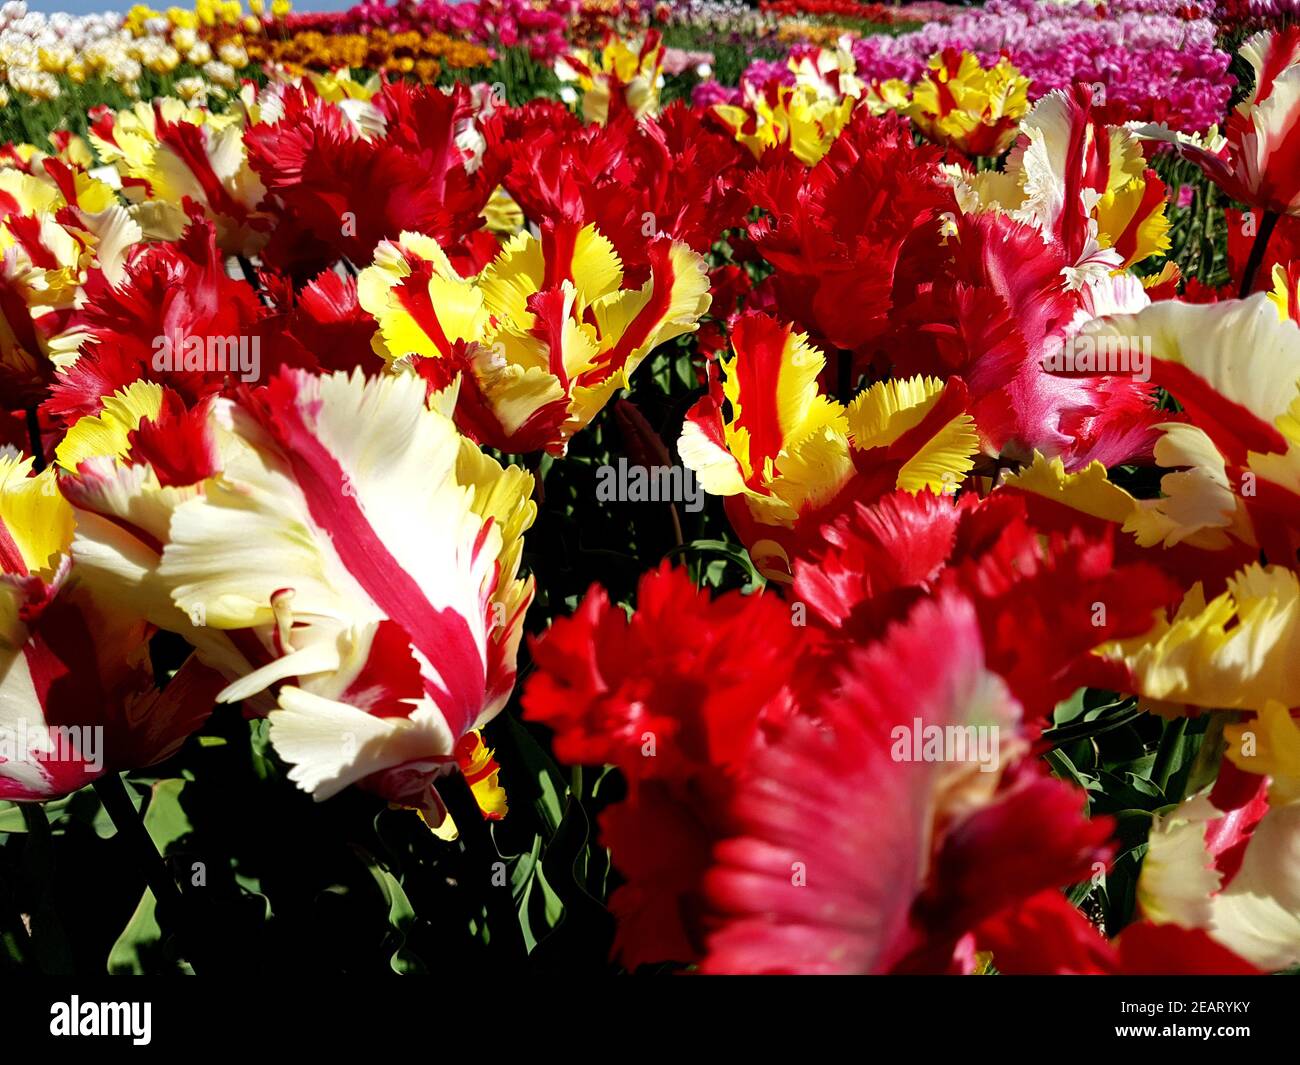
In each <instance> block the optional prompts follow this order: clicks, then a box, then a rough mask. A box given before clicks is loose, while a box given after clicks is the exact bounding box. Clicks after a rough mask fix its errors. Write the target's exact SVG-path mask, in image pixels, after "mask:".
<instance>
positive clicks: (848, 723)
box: [702, 595, 1110, 974]
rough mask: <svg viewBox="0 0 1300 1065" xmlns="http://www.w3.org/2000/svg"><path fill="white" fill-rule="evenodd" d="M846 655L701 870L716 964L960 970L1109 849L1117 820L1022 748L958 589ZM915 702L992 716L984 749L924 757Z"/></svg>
mask: <svg viewBox="0 0 1300 1065" xmlns="http://www.w3.org/2000/svg"><path fill="white" fill-rule="evenodd" d="M936 647H942V648H943V653H942V654H941V655H936V654H935V651H934V649H935V648H936ZM848 662H849V668H848V669H846V670H845V671H844V673H843V675H842V677H841V683H842V690H841V691H840V692H839V693H838V694H837V695H833V696H831V697H830V698H828V699H827V700H826V701H825V702H824V703H823V704H822V705H821V707H820V708H819V714H818V718H817V719H813V718H811V717H802V716H800V717H795V718H793V719H791V720H790V722H789V723H788V725H787V726H786V727H785V729H784V730H783V731H782V732H781V734H780V735H779V736H778V737H777V739H776V740H775V741H773V742H771V743H770V744H769V745H768V746H767V747H766V748H765V749H764V750H762V751H760V752H758V753H757V754H756V755H755V757H754V759H753V761H752V763H751V771H750V773H749V774H747V775H746V777H745V779H744V780H743V781H742V784H741V786H740V790H739V794H738V796H737V798H736V800H735V803H734V819H735V824H736V826H737V827H736V831H735V832H734V834H733V835H732V837H731V838H729V839H726V840H724V841H723V842H722V843H720V844H719V845H718V846H717V847H716V849H715V855H716V864H715V866H714V867H713V868H712V869H711V870H710V873H709V875H708V878H707V880H706V892H707V896H708V898H709V901H710V903H711V905H712V907H713V909H714V910H715V911H716V913H717V914H718V921H719V926H718V928H717V930H716V931H714V932H713V933H712V934H711V935H710V937H709V941H708V948H709V950H708V955H707V956H706V958H705V960H704V962H703V965H702V969H703V970H704V971H705V972H711V973H821V974H830V973H881V972H891V971H901V972H907V971H917V970H920V971H927V970H928V971H936V970H937V971H956V970H958V969H960V968H961V967H962V963H961V959H960V952H959V950H958V944H959V942H960V940H961V939H962V938H963V936H964V935H965V934H967V933H968V932H969V930H970V929H972V928H973V927H975V926H976V925H978V924H979V923H980V922H981V921H982V920H984V919H985V918H986V917H989V916H992V915H993V914H995V913H997V912H998V911H1000V910H1002V909H1004V908H1008V907H1014V906H1015V904H1016V903H1017V901H1018V900H1020V899H1023V898H1026V897H1028V896H1031V895H1033V894H1035V893H1037V892H1038V891H1040V890H1043V889H1046V888H1049V887H1053V886H1060V885H1064V884H1067V883H1071V882H1074V881H1076V880H1079V879H1081V878H1083V877H1086V876H1087V874H1088V870H1089V869H1090V867H1091V863H1092V862H1094V861H1097V860H1101V861H1104V860H1105V859H1106V855H1107V853H1108V848H1107V846H1106V843H1105V840H1106V838H1107V836H1108V835H1109V834H1110V824H1109V822H1108V821H1107V820H1106V819H1099V820H1096V821H1091V822H1090V821H1088V820H1087V819H1086V818H1085V817H1084V816H1083V812H1082V811H1083V796H1082V795H1081V794H1080V793H1078V792H1077V791H1076V790H1075V789H1074V788H1073V787H1072V786H1070V785H1067V784H1065V783H1063V782H1061V781H1058V780H1055V779H1053V778H1051V777H1049V776H1047V775H1046V774H1045V773H1044V772H1042V771H1041V770H1040V769H1038V768H1037V767H1036V766H1035V765H1034V764H1033V763H1032V762H1030V761H1028V760H1026V759H1025V758H1024V756H1025V754H1026V752H1027V750H1028V747H1029V744H1028V742H1027V740H1026V736H1025V733H1024V732H1023V731H1022V719H1023V713H1024V711H1023V708H1022V707H1021V705H1020V704H1019V703H1018V702H1017V701H1016V700H1015V698H1013V696H1012V695H1011V693H1010V692H1009V691H1008V690H1007V687H1006V685H1005V684H1004V683H1003V681H1002V680H1001V679H1000V678H999V677H998V676H997V675H996V674H995V673H993V672H991V671H990V670H989V668H988V666H987V665H986V664H985V659H984V643H983V639H982V637H981V635H980V630H979V626H978V624H977V622H976V617H975V611H974V610H973V608H972V606H971V604H970V603H969V602H968V601H966V600H965V599H964V598H963V597H961V596H954V595H945V596H941V597H939V598H938V599H936V600H935V601H932V602H925V603H921V604H919V605H918V606H917V607H916V608H915V610H914V611H913V612H912V613H911V615H910V616H909V618H908V620H907V622H906V624H904V625H899V626H896V627H894V628H893V629H891V630H890V632H889V634H888V635H887V636H886V637H885V639H884V640H883V641H881V642H880V643H877V644H874V645H871V646H870V647H858V648H855V649H854V650H853V651H852V652H851V657H850V658H849V660H848ZM914 719H915V720H919V721H921V722H924V724H925V726H927V727H935V728H938V729H940V730H945V729H949V730H951V729H958V730H962V731H963V732H964V733H966V730H970V731H969V733H967V734H969V735H971V736H975V735H978V734H980V733H983V734H984V735H985V736H986V738H987V739H988V740H989V741H990V742H989V745H988V750H987V752H985V753H987V754H988V755H989V757H988V758H987V759H980V760H977V759H976V758H975V757H974V755H973V751H971V750H968V753H967V756H966V757H963V758H959V759H945V758H940V759H937V760H931V759H926V760H919V759H917V760H914V759H913V758H912V757H911V744H912V740H911V736H912V730H913V728H914V724H915V720H914ZM900 729H901V730H902V738H901V740H900V731H899V730H900ZM900 742H902V743H903V744H905V745H906V751H905V752H904V753H905V754H906V755H907V756H906V757H900V746H899V745H900ZM973 742H974V741H972V744H973ZM828 781H832V782H834V783H833V786H834V788H835V793H836V794H837V795H838V796H839V797H840V799H839V800H838V801H836V802H834V803H831V804H827V803H826V802H825V801H824V797H825V788H826V785H827V782H828ZM814 826H818V827H814ZM977 841H978V843H977ZM990 885H995V887H994V888H993V889H992V890H990Z"/></svg>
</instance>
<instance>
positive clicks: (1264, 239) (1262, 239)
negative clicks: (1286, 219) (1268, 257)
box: [1237, 211, 1279, 300]
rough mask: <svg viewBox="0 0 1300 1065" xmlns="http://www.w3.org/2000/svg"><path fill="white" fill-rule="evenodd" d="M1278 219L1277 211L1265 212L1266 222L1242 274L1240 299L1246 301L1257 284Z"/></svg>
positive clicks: (1261, 225)
mask: <svg viewBox="0 0 1300 1065" xmlns="http://www.w3.org/2000/svg"><path fill="white" fill-rule="evenodd" d="M1278 218H1279V215H1278V213H1277V212H1276V211H1265V212H1264V220H1263V221H1262V222H1260V224H1259V232H1258V233H1256V234H1255V243H1254V244H1252V245H1251V246H1250V255H1249V256H1248V257H1247V259H1246V269H1245V270H1243V271H1242V273H1241V288H1240V289H1239V290H1238V291H1237V298H1238V299H1242V300H1244V299H1245V298H1246V297H1247V296H1249V295H1250V292H1251V288H1252V287H1253V286H1254V284H1255V275H1256V274H1257V273H1258V272H1259V267H1260V264H1261V263H1262V262H1263V261H1264V253H1265V252H1266V251H1268V242H1269V240H1270V239H1272V236H1273V230H1274V229H1275V228H1276V226H1277V220H1278Z"/></svg>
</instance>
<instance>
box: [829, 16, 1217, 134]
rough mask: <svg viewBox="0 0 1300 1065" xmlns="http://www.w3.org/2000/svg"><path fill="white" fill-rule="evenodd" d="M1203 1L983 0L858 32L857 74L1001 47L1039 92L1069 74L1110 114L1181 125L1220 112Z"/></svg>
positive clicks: (913, 72)
mask: <svg viewBox="0 0 1300 1065" xmlns="http://www.w3.org/2000/svg"><path fill="white" fill-rule="evenodd" d="M1213 9H1214V6H1213V4H1212V3H1194V2H1189V0H1115V2H1112V3H1093V2H1090V0H1080V2H1076V3H1055V2H1047V3H1044V2H1041V0H989V3H988V5H987V6H986V7H984V8H982V9H979V10H972V11H969V12H967V13H965V14H962V15H958V16H957V17H956V18H954V19H952V20H951V21H949V22H946V23H931V24H929V25H927V26H925V27H923V28H922V29H919V30H917V31H916V32H914V33H906V34H902V35H900V36H898V37H888V36H875V37H867V38H863V39H860V40H858V41H857V42H856V43H855V44H854V46H853V53H854V56H855V58H856V59H857V62H858V73H859V74H860V75H861V76H863V77H865V78H870V79H885V78H891V77H896V78H903V79H905V80H908V81H913V80H915V79H916V77H917V76H918V75H919V74H920V73H921V71H922V70H923V69H924V68H925V64H926V61H927V60H928V59H929V57H930V56H931V55H933V54H934V53H935V52H940V51H943V50H944V49H945V48H956V49H960V50H964V51H971V52H975V53H976V54H977V55H979V56H980V58H981V60H983V61H985V62H992V61H994V60H996V59H997V57H998V56H999V55H1001V54H1005V55H1007V56H1009V57H1010V58H1011V60H1012V62H1014V63H1015V64H1016V66H1017V67H1019V68H1020V70H1021V72H1022V73H1024V74H1025V75H1026V76H1028V77H1029V78H1030V79H1031V80H1032V84H1031V86H1030V95H1031V96H1032V97H1034V98H1037V97H1039V96H1042V95H1044V94H1046V93H1048V92H1051V91H1052V90H1053V89H1061V88H1065V87H1067V86H1069V85H1071V84H1074V83H1077V82H1083V83H1085V84H1091V85H1093V86H1095V87H1096V89H1095V95H1094V99H1096V101H1097V102H1098V103H1099V104H1102V105H1104V108H1105V111H1106V117H1107V118H1108V119H1109V120H1110V121H1112V122H1125V121H1129V120H1135V119H1140V120H1143V121H1150V120H1154V121H1157V122H1167V123H1168V124H1169V125H1170V126H1172V127H1174V128H1177V129H1181V130H1186V131H1188V132H1194V131H1200V130H1204V129H1206V128H1207V127H1209V126H1211V125H1214V124H1216V123H1219V122H1221V121H1222V120H1223V116H1224V112H1225V111H1226V109H1227V104H1228V100H1229V98H1230V96H1231V95H1232V89H1233V86H1234V84H1235V81H1234V79H1233V78H1232V77H1231V76H1230V75H1229V74H1228V61H1229V58H1230V57H1229V56H1228V54H1227V53H1226V52H1223V51H1220V50H1219V49H1218V48H1216V47H1215V32H1216V27H1215V23H1214V21H1213V18H1212V15H1213Z"/></svg>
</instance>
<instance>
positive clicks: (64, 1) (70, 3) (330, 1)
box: [27, 0, 355, 15]
mask: <svg viewBox="0 0 1300 1065" xmlns="http://www.w3.org/2000/svg"><path fill="white" fill-rule="evenodd" d="M146 2H151V3H152V4H153V6H154V7H157V8H165V7H167V6H168V5H169V4H170V3H176V4H177V5H178V6H183V7H192V6H193V5H192V4H191V3H188V2H187V0H146ZM354 2H355V0H294V5H293V7H294V10H295V11H343V10H346V9H347V8H349V7H351V6H352V4H353V3H354ZM133 3H135V0H27V8H28V10H29V11H44V12H46V13H49V12H53V11H67V12H70V13H71V14H74V15H89V14H91V13H92V12H98V11H125V10H127V8H129V7H130V6H131V5H132V4H133ZM245 6H247V5H245Z"/></svg>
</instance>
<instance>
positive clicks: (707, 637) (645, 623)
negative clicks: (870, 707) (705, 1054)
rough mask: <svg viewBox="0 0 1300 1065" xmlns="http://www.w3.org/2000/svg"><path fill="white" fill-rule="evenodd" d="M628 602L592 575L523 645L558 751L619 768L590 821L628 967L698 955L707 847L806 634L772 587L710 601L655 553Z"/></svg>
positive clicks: (785, 696)
mask: <svg viewBox="0 0 1300 1065" xmlns="http://www.w3.org/2000/svg"><path fill="white" fill-rule="evenodd" d="M637 605H638V609H637V611H636V613H634V614H633V615H632V616H631V617H630V618H629V617H628V616H627V615H626V614H625V613H624V612H623V611H622V610H621V609H619V608H618V607H617V606H615V605H613V604H611V603H610V601H609V597H608V596H607V595H606V594H605V592H604V590H603V589H601V588H599V587H593V588H592V589H591V591H590V592H589V593H588V595H587V596H586V598H585V599H584V600H583V602H582V605H581V606H580V607H579V608H578V611H577V613H575V614H574V616H573V617H571V618H562V619H560V620H558V621H556V622H555V624H554V625H552V626H551V628H550V630H549V631H548V632H547V633H546V634H545V635H544V636H543V637H541V638H540V639H538V640H537V641H536V642H535V643H534V644H533V658H534V661H535V662H536V664H537V670H536V672H534V673H533V674H532V676H531V677H530V679H529V682H528V684H527V687H526V689H525V692H524V710H525V714H526V716H527V717H528V719H529V720H532V721H538V722H542V723H544V724H545V725H547V726H549V727H550V728H551V729H553V730H554V731H555V737H556V738H555V750H556V753H557V754H558V755H559V756H560V757H561V758H563V759H565V760H566V761H570V762H575V763H590V764H600V763H605V762H608V763H613V764H614V765H617V766H618V767H619V769H621V770H622V772H623V773H624V775H625V776H626V777H627V780H628V785H629V794H628V797H627V799H626V800H624V801H623V802H621V803H617V804H615V805H613V806H611V807H609V808H608V809H606V810H605V811H603V812H602V813H601V815H600V831H601V839H602V842H604V843H605V844H606V845H608V846H609V847H610V848H611V849H612V852H613V861H614V864H615V866H616V867H617V868H618V869H619V870H620V872H621V873H622V874H623V876H624V877H625V878H626V883H625V884H624V885H623V886H621V887H619V888H618V889H617V890H616V891H615V892H614V894H613V896H612V897H611V899H610V906H611V908H612V910H613V911H614V913H615V915H616V916H617V917H618V919H619V928H618V935H617V939H616V941H615V944H614V949H615V952H616V953H617V954H618V955H619V956H620V958H621V959H622V960H623V962H624V964H626V965H627V966H628V967H629V968H632V969H634V968H636V967H637V966H638V965H641V964H643V963H651V962H659V961H693V960H695V959H697V958H698V957H699V956H700V953H701V945H702V944H701V926H700V918H701V914H700V901H699V890H700V881H701V878H702V877H703V875H704V874H705V871H706V870H707V869H708V867H709V862H710V858H709V850H710V846H711V845H712V844H713V843H714V842H715V841H716V840H718V839H720V838H721V837H722V836H723V834H724V833H725V830H726V826H727V823H728V813H727V799H728V796H729V795H730V794H731V792H732V790H733V789H734V782H735V780H736V778H737V776H738V775H739V774H740V773H741V771H742V770H743V769H744V767H745V766H746V765H747V764H748V760H749V758H750V757H751V756H752V754H753V752H754V751H755V750H757V749H759V748H760V747H762V746H763V744H764V742H765V739H764V737H765V734H766V732H767V730H768V729H770V728H772V727H774V726H775V725H776V724H777V723H779V722H780V721H781V720H783V719H784V717H785V716H786V715H788V714H789V713H790V711H791V708H792V703H791V695H790V691H789V687H790V685H791V683H792V682H793V680H794V670H795V666H796V663H797V661H798V656H799V653H800V649H801V648H802V647H803V646H805V645H806V644H807V642H808V638H807V637H808V634H807V633H806V632H805V631H804V630H801V629H800V628H798V627H796V626H794V625H791V624H790V611H789V608H788V607H787V606H786V605H785V604H784V603H782V602H781V600H780V599H778V598H776V597H775V596H757V595H755V596H743V595H739V594H737V593H734V592H733V593H730V594H728V595H724V596H720V597H718V598H717V599H710V597H709V595H708V593H707V592H701V591H700V590H699V589H697V588H696V587H695V585H694V583H693V582H692V581H691V580H690V578H689V577H688V576H687V575H686V572H685V571H684V570H680V569H677V570H674V569H670V568H669V567H668V566H667V565H666V564H665V565H663V566H661V567H659V568H658V569H657V570H654V571H651V572H650V573H647V574H645V575H644V576H643V577H642V578H641V581H640V585H639V588H638V592H637ZM758 632H761V633H763V634H764V638H763V639H760V640H756V639H754V634H755V633H758Z"/></svg>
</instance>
